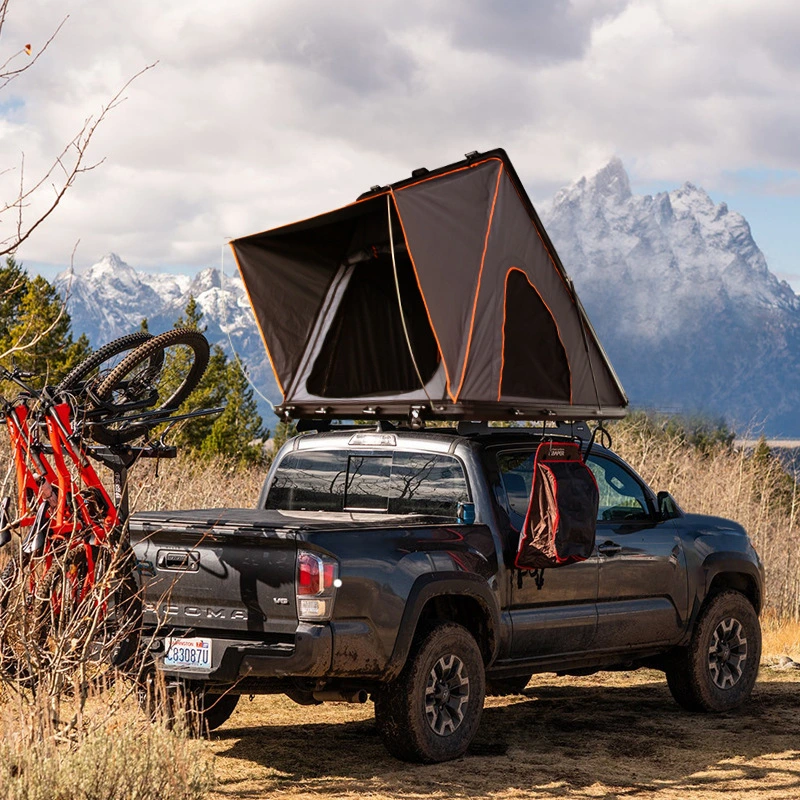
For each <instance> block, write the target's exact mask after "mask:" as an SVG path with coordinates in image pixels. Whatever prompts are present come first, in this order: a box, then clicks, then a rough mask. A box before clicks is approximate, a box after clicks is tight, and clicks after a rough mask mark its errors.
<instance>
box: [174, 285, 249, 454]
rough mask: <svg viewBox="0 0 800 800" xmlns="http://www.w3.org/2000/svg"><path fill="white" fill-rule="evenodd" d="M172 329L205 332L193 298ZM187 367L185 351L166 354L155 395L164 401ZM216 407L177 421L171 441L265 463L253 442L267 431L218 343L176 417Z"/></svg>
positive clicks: (246, 388) (233, 364) (241, 375)
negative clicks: (216, 411) (215, 412)
mask: <svg viewBox="0 0 800 800" xmlns="http://www.w3.org/2000/svg"><path fill="white" fill-rule="evenodd" d="M175 327H176V328H190V329H192V330H197V331H200V332H203V331H205V330H206V326H205V325H204V324H203V311H202V309H201V308H200V306H199V305H198V303H197V301H196V300H195V298H194V297H191V296H190V297H189V300H188V302H187V304H186V308H185V310H184V313H183V314H182V315H181V316H180V317H179V318H178V320H177V321H176V323H175ZM190 366H191V364H190V360H189V353H188V352H187V351H186V348H174V349H173V350H170V351H168V352H167V359H166V362H165V365H164V370H163V378H162V381H161V386H160V388H159V394H161V395H162V396H164V397H167V396H168V393H169V392H171V391H173V390H174V388H175V387H177V385H178V383H179V382H180V381H181V380H182V379H183V376H185V375H186V374H187V372H188V370H189V368H190ZM218 407H224V411H223V412H222V413H220V414H218V415H213V416H212V415H208V416H201V417H196V418H193V419H189V420H186V421H185V422H183V423H181V424H180V427H179V428H178V429H177V430H175V432H174V434H173V435H172V436H171V440H172V441H173V442H174V443H175V444H176V445H177V446H179V447H183V448H186V449H189V450H191V451H194V452H195V453H198V454H200V455H203V456H209V457H210V456H224V457H227V458H231V459H236V460H241V461H245V462H248V463H258V462H260V461H261V460H263V449H262V447H261V445H260V444H254V442H257V441H258V440H260V439H262V438H264V437H265V431H264V429H263V423H262V420H261V417H260V416H259V415H258V411H257V406H256V402H255V400H254V399H253V390H252V388H251V387H250V386H249V385H248V382H247V377H246V375H245V374H244V372H243V370H242V368H241V366H240V364H239V362H238V359H237V360H236V361H229V360H228V357H227V356H226V355H225V351H224V350H223V349H222V348H221V347H220V346H219V345H214V346H213V347H212V348H211V355H210V358H209V362H208V367H207V368H206V371H205V373H204V375H203V378H202V379H201V381H200V384H199V385H198V387H197V388H196V389H195V390H194V391H193V392H192V394H191V395H190V397H189V398H188V400H186V402H184V404H183V406H181V408H180V409H179V411H178V413H187V412H190V411H193V410H196V409H199V408H218Z"/></svg>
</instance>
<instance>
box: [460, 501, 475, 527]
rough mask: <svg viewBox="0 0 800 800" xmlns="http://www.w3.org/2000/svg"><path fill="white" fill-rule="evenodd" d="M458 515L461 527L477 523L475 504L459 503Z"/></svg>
mask: <svg viewBox="0 0 800 800" xmlns="http://www.w3.org/2000/svg"><path fill="white" fill-rule="evenodd" d="M457 514H458V517H457V518H458V524H459V525H473V524H474V523H475V503H459V504H458V512H457Z"/></svg>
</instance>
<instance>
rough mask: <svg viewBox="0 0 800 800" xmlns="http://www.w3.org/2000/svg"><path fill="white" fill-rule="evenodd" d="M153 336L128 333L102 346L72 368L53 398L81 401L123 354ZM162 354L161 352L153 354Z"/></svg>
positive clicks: (141, 332) (143, 332) (141, 333)
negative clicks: (75, 397)
mask: <svg viewBox="0 0 800 800" xmlns="http://www.w3.org/2000/svg"><path fill="white" fill-rule="evenodd" d="M152 338H153V336H152V334H150V333H146V332H145V331H139V332H137V333H130V334H128V335H127V336H121V337H120V338H119V339H114V340H113V341H111V342H109V343H108V344H104V345H103V346H102V347H101V348H100V349H99V350H95V352H94V353H92V354H91V355H89V356H87V357H86V358H84V359H83V361H81V362H80V363H79V364H77V365H76V366H74V367H73V368H72V369H71V370H70V371H69V372H68V373H67V374H66V376H65V377H64V378H62V380H61V382H60V383H59V384H58V385H57V386H56V388H55V390H54V394H55V396H58V395H60V394H67V393H69V394H75V395H79V396H80V397H81V398H82V399H84V396H85V395H86V393H87V392H88V391H91V390H92V388H93V387H95V386H98V385H99V384H100V382H101V381H102V380H103V379H104V378H105V377H106V375H108V373H109V372H110V371H111V370H112V369H114V367H116V366H117V364H118V363H119V361H120V359H119V356H122V354H123V353H127V352H128V351H130V350H135V349H136V348H137V347H139V345H142V344H144V343H145V342H146V341H148V340H149V339H152ZM159 354H161V355H162V356H163V354H162V353H161V351H159V353H157V354H155V356H154V357H157V355H159Z"/></svg>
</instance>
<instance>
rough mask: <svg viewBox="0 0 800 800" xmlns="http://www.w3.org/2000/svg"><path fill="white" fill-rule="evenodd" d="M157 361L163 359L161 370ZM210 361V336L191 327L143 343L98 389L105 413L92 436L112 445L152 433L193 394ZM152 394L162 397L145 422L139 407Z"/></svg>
mask: <svg viewBox="0 0 800 800" xmlns="http://www.w3.org/2000/svg"><path fill="white" fill-rule="evenodd" d="M157 354H160V356H158V355H157ZM154 357H156V359H157V360H159V361H160V366H159V367H158V368H157V369H155V368H154V367H153V358H154ZM208 358H209V346H208V340H207V339H206V337H205V336H203V334H202V333H200V332H199V331H195V330H190V329H187V328H176V329H175V330H171V331H166V332H165V333H162V334H159V335H158V336H154V337H153V338H152V339H150V340H148V341H146V342H145V343H144V344H141V345H139V347H137V348H136V349H135V350H134V351H133V352H132V353H129V354H128V355H127V356H126V357H125V358H124V359H123V360H122V361H121V362H120V363H119V364H118V365H117V366H116V367H115V368H114V369H113V370H111V372H110V373H109V374H108V375H107V376H106V377H105V379H104V380H103V381H102V382H101V383H100V384H99V385H98V387H97V389H96V391H95V395H96V397H97V399H98V401H99V402H100V403H101V404H102V409H103V410H104V412H105V413H104V415H103V419H102V420H100V421H99V422H97V421H93V422H92V425H91V428H90V432H91V435H92V436H93V437H94V439H95V440H96V441H97V442H99V443H100V444H105V445H109V446H114V445H119V444H123V443H125V442H130V441H131V440H133V439H136V438H137V437H139V436H144V435H146V434H147V433H148V432H149V431H150V430H152V429H153V428H154V427H156V426H157V425H159V424H161V423H162V422H164V420H165V418H166V417H167V416H168V415H169V413H170V412H171V411H174V410H175V409H176V408H178V406H180V404H181V403H182V402H183V401H184V400H185V399H186V398H187V397H188V396H189V395H190V394H191V392H192V391H193V390H194V389H195V387H196V386H197V384H198V383H199V382H200V379H201V378H202V377H203V373H204V372H205V370H206V367H207V366H208ZM147 393H151V394H154V395H155V396H156V398H157V399H156V400H155V401H154V402H153V404H152V405H153V408H152V409H151V411H150V412H148V415H149V416H148V418H146V419H142V413H141V409H140V408H133V406H135V405H136V402H135V401H136V399H137V398H141V397H142V396H145V395H146V394H147ZM132 401H134V402H132Z"/></svg>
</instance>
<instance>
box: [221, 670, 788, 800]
mask: <svg viewBox="0 0 800 800" xmlns="http://www.w3.org/2000/svg"><path fill="white" fill-rule="evenodd" d="M799 711H800V670H792V671H788V672H786V671H781V670H777V669H771V668H762V670H761V673H760V675H759V682H758V684H757V685H756V688H755V690H754V692H753V696H752V699H751V701H750V702H749V703H748V704H747V705H746V706H744V707H743V708H742V709H740V710H739V711H737V712H736V713H730V714H722V715H706V714H692V713H689V712H687V711H684V710H682V709H681V708H680V707H679V706H677V705H676V704H675V702H674V701H673V700H672V698H671V696H670V694H669V691H668V689H667V685H666V682H665V680H664V677H663V675H662V674H661V673H658V672H650V671H644V670H641V671H638V672H633V673H600V674H598V675H596V676H592V677H587V678H558V677H555V676H553V675H540V676H535V677H534V678H533V680H532V681H531V682H530V684H529V685H528V687H527V689H526V690H525V691H524V693H523V694H521V695H516V696H513V697H505V698H489V699H487V701H486V707H485V709H484V712H483V718H482V722H481V727H480V730H479V732H478V735H477V737H476V739H475V741H474V743H473V745H472V747H471V749H470V751H469V752H468V754H467V755H466V756H465V757H464V758H461V759H459V760H457V761H452V762H449V763H446V764H441V765H434V766H419V765H409V764H403V763H401V762H399V761H396V760H395V759H393V758H391V757H390V756H389V755H388V754H387V753H386V751H385V750H384V749H383V747H382V745H381V742H380V737H379V736H378V733H377V731H376V729H375V725H374V720H373V715H372V705H371V704H370V703H367V704H366V705H363V706H353V705H345V704H326V705H324V706H318V707H303V706H298V705H295V704H294V703H293V702H292V701H290V700H288V699H286V698H284V697H257V698H255V699H254V700H253V701H249V700H248V699H247V698H242V701H241V702H240V704H239V708H238V709H237V710H236V712H235V713H234V715H233V716H232V717H231V719H230V720H229V721H228V722H227V723H226V724H225V725H224V726H223V727H221V728H220V729H219V730H218V731H216V732H215V733H214V734H212V737H211V739H210V741H208V742H207V744H206V746H207V748H208V750H209V752H210V754H212V755H213V757H214V763H215V772H216V775H217V778H218V785H217V791H216V793H215V794H214V795H213V797H214V799H215V800H223V798H225V799H226V800H228V799H229V798H270V799H271V800H281V799H288V798H291V800H299V799H300V798H316V799H318V800H319V799H320V798H326V799H328V798H354V797H363V798H369V799H370V800H383V799H384V798H397V797H401V798H415V799H416V798H421V799H422V800H427V798H431V799H433V798H485V797H486V798H488V797H490V798H492V800H498V799H499V800H505V798H522V797H525V798H536V800H539V799H540V798H564V797H575V798H583V797H586V798H603V800H611V799H612V798H637V800H638V798H658V800H667V799H669V800H673V798H674V799H675V800H678V798H680V800H701V799H702V800H708V799H710V798H720V799H722V798H724V799H725V800H727V798H739V797H741V798H745V797H746V798H748V800H767V799H769V800H778V798H780V800H796V799H797V798H800V731H799V730H798V727H800V715H799V714H798V712H799Z"/></svg>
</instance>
